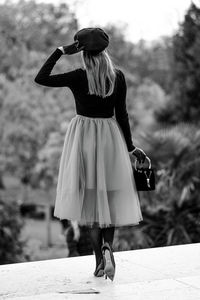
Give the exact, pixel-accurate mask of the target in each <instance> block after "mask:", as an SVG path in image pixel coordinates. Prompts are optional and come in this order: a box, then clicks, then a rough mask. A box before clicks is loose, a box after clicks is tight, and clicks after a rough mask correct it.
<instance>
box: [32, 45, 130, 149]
mask: <svg viewBox="0 0 200 300" xmlns="http://www.w3.org/2000/svg"><path fill="white" fill-rule="evenodd" d="M61 55H63V52H62V51H61V50H60V49H58V48H56V50H55V51H54V52H53V53H52V54H51V55H50V56H49V57H48V59H47V60H46V62H45V63H44V64H43V66H42V67H41V69H40V70H39V72H38V74H37V75H36V77H35V82H36V83H38V84H40V85H44V86H48V87H68V88H70V89H71V91H72V93H73V95H74V99H75V106H76V112H77V114H79V115H83V116H86V117H93V118H95V117H96V118H109V117H112V116H115V119H116V120H117V122H118V124H119V126H120V128H121V130H122V132H123V135H124V137H125V141H126V145H127V148H128V151H129V152H131V151H133V150H134V149H135V146H134V145H133V142H132V136H131V130H130V125H129V116H128V112H127V108H126V92H127V86H126V81H125V77H124V74H123V72H122V71H121V70H119V69H116V71H117V72H116V74H117V77H116V81H115V87H114V91H113V93H112V94H111V95H110V96H108V97H106V98H102V97H100V96H97V95H90V94H88V91H89V89H88V81H87V74H86V70H84V69H83V68H78V69H75V70H73V71H69V72H66V73H62V74H56V75H50V74H51V71H52V69H53V67H54V65H55V64H56V62H57V60H58V59H59V58H60V57H61Z"/></svg>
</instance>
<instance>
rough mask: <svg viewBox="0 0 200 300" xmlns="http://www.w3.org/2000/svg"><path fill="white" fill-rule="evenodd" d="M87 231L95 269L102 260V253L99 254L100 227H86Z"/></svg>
mask: <svg viewBox="0 0 200 300" xmlns="http://www.w3.org/2000/svg"><path fill="white" fill-rule="evenodd" d="M88 231H89V234H90V238H91V244H92V248H93V250H94V253H95V258H96V267H97V266H98V264H99V263H100V261H101V259H102V258H103V256H102V252H101V246H102V243H103V241H102V229H101V228H100V227H88Z"/></svg>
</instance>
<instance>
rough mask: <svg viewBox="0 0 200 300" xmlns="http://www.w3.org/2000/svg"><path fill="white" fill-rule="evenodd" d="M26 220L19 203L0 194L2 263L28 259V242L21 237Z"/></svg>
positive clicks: (0, 249) (0, 254) (0, 261)
mask: <svg viewBox="0 0 200 300" xmlns="http://www.w3.org/2000/svg"><path fill="white" fill-rule="evenodd" d="M23 226H24V222H23V220H22V219H21V217H20V211H19V205H18V203H17V202H16V201H14V200H11V199H4V197H2V195H1V196H0V245H1V246H0V264H10V263H17V262H23V261H27V260H28V257H27V256H26V254H24V247H25V245H26V242H25V241H23V240H22V239H21V230H22V228H23Z"/></svg>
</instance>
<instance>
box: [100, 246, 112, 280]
mask: <svg viewBox="0 0 200 300" xmlns="http://www.w3.org/2000/svg"><path fill="white" fill-rule="evenodd" d="M101 251H102V254H103V260H104V266H105V267H104V274H105V279H107V277H109V279H110V280H112V281H113V279H114V276H115V260H114V255H113V252H112V247H111V246H110V245H109V243H108V242H105V243H104V244H103V245H102V247H101Z"/></svg>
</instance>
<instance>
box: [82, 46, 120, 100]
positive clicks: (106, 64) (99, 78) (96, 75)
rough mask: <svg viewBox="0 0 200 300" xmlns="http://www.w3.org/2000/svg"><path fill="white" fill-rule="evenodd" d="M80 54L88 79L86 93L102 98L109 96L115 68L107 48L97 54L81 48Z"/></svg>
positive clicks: (111, 91)
mask: <svg viewBox="0 0 200 300" xmlns="http://www.w3.org/2000/svg"><path fill="white" fill-rule="evenodd" d="M81 54H82V55H81V57H82V61H83V65H84V67H85V69H86V74H87V79H88V89H89V92H88V94H90V95H92V94H94V95H97V96H101V97H103V98H105V97H107V96H110V95H111V94H112V93H113V90H114V86H115V78H116V69H115V65H114V63H113V62H112V60H111V58H110V56H109V54H108V52H107V50H106V49H104V50H103V51H101V52H100V53H99V54H97V55H93V54H91V53H90V52H88V51H84V50H83V51H82V53H81ZM107 84H108V85H107ZM107 86H108V92H107V93H106V90H107Z"/></svg>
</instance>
